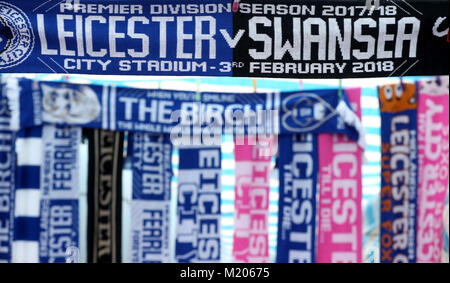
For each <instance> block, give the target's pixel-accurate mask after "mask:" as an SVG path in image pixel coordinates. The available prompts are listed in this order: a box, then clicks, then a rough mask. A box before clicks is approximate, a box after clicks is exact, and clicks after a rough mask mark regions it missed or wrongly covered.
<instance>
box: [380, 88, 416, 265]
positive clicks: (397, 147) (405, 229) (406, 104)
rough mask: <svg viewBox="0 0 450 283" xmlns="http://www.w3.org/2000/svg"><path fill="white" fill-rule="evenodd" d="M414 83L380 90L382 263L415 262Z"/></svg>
mask: <svg viewBox="0 0 450 283" xmlns="http://www.w3.org/2000/svg"><path fill="white" fill-rule="evenodd" d="M416 93H417V92H416V85H415V84H403V83H402V84H399V85H386V86H383V87H381V88H380V89H379V99H380V106H381V109H380V110H381V141H382V160H381V163H382V164H381V167H382V173H381V185H382V187H381V228H380V230H381V232H380V233H381V237H380V248H381V254H380V256H381V262H383V263H392V262H394V263H398V262H403V263H404V262H415V261H416V233H417V232H416V215H417V186H418V164H417V163H418V150H417V104H418V102H417V95H416Z"/></svg>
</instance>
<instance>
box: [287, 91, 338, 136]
mask: <svg viewBox="0 0 450 283" xmlns="http://www.w3.org/2000/svg"><path fill="white" fill-rule="evenodd" d="M282 107H283V113H285V114H284V115H283V117H282V124H283V126H284V127H285V128H286V129H287V130H289V131H292V132H296V133H304V132H309V131H313V130H315V129H317V128H319V127H320V126H321V125H323V124H324V123H325V122H326V121H328V120H330V119H331V118H333V117H334V116H336V115H337V113H336V110H335V109H334V108H333V107H331V105H330V104H328V103H327V102H326V101H325V100H323V99H322V98H321V97H320V96H318V95H316V94H313V93H300V94H295V95H292V96H291V97H288V98H287V99H286V100H285V101H284V102H283V105H282Z"/></svg>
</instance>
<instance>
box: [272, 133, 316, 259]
mask: <svg viewBox="0 0 450 283" xmlns="http://www.w3.org/2000/svg"><path fill="white" fill-rule="evenodd" d="M317 143H318V142H317V135H313V134H301V135H281V136H279V145H280V150H281V151H280V155H279V156H278V168H279V170H280V199H279V202H278V203H279V206H278V241H277V262H279V263H313V262H315V261H316V248H315V245H316V214H317V211H316V196H317V184H318V172H319V156H318V151H317V147H318V144H317Z"/></svg>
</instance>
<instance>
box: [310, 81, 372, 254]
mask: <svg viewBox="0 0 450 283" xmlns="http://www.w3.org/2000/svg"><path fill="white" fill-rule="evenodd" d="M346 92H347V96H348V99H349V101H350V103H351V104H352V106H354V110H355V112H356V113H358V115H359V116H360V117H361V89H349V90H346ZM362 157H363V150H362V149H361V148H360V147H359V146H358V145H357V144H356V143H355V142H353V141H351V140H349V139H348V138H347V137H345V136H343V135H330V134H321V135H319V167H320V169H319V170H320V173H319V174H320V197H319V199H320V204H319V237H318V246H317V262H321V263H361V262H362V247H363V230H362V193H363V191H362V165H363V164H362Z"/></svg>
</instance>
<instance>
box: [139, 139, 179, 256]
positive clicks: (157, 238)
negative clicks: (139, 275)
mask: <svg viewBox="0 0 450 283" xmlns="http://www.w3.org/2000/svg"><path fill="white" fill-rule="evenodd" d="M131 143H132V158H133V161H132V163H133V165H132V166H133V197H132V201H131V234H130V235H131V238H132V239H133V240H132V241H130V242H131V247H130V248H131V262H133V263H166V262H170V258H171V257H170V250H171V245H170V241H169V232H170V230H169V228H170V227H169V224H170V194H171V179H172V143H171V142H170V139H169V136H167V135H153V134H145V133H135V134H133V135H132V137H131Z"/></svg>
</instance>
